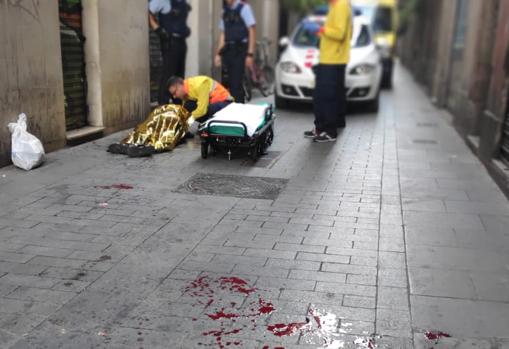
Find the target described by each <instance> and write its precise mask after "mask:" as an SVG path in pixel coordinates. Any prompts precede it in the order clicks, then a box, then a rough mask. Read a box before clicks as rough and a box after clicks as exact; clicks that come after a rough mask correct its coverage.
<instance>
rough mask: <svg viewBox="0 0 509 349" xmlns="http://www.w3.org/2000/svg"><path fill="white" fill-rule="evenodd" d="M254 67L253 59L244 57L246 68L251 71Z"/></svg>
mask: <svg viewBox="0 0 509 349" xmlns="http://www.w3.org/2000/svg"><path fill="white" fill-rule="evenodd" d="M253 66H254V59H253V57H251V56H247V57H246V68H248V69H252V68H253Z"/></svg>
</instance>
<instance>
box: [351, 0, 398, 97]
mask: <svg viewBox="0 0 509 349" xmlns="http://www.w3.org/2000/svg"><path fill="white" fill-rule="evenodd" d="M351 3H352V7H353V10H354V12H355V14H356V15H362V16H364V17H366V18H368V19H369V20H370V21H371V23H372V27H373V32H374V33H375V42H376V44H377V46H378V48H379V50H380V53H381V55H382V62H383V72H384V73H383V78H382V85H383V86H384V87H389V88H390V87H391V86H392V74H393V68H394V60H395V57H396V42H397V32H398V21H399V18H398V1H397V0H351Z"/></svg>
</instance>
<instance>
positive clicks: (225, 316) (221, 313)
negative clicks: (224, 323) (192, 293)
mask: <svg viewBox="0 0 509 349" xmlns="http://www.w3.org/2000/svg"><path fill="white" fill-rule="evenodd" d="M207 316H208V317H209V318H211V319H212V320H219V319H233V318H236V317H239V315H237V314H228V313H225V312H224V308H223V309H221V311H218V312H216V313H215V314H207Z"/></svg>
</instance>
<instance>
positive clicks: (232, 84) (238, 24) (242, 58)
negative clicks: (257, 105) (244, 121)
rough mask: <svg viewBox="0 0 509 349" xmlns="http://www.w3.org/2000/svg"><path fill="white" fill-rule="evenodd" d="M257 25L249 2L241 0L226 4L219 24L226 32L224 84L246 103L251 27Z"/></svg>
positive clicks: (222, 54)
mask: <svg viewBox="0 0 509 349" xmlns="http://www.w3.org/2000/svg"><path fill="white" fill-rule="evenodd" d="M255 25H256V20H255V17H254V14H253V10H252V9H251V6H250V5H249V4H247V3H244V2H243V1H241V0H236V1H235V2H234V4H233V6H231V7H230V6H228V5H226V4H225V6H224V9H223V17H222V19H221V23H220V25H219V27H220V29H221V30H222V31H223V33H224V47H223V49H222V50H221V57H222V62H223V63H222V64H223V84H224V85H225V86H227V87H228V88H229V89H230V92H231V94H232V96H233V97H234V98H235V101H236V102H238V103H244V98H245V95H244V89H243V87H242V80H243V79H244V74H245V62H246V58H247V53H248V52H247V51H248V43H249V28H251V27H253V26H255ZM225 75H226V76H227V77H226V79H225Z"/></svg>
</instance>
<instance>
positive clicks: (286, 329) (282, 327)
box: [267, 322, 309, 337]
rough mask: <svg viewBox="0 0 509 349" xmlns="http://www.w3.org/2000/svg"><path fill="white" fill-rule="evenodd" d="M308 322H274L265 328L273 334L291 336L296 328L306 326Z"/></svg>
mask: <svg viewBox="0 0 509 349" xmlns="http://www.w3.org/2000/svg"><path fill="white" fill-rule="evenodd" d="M308 324H309V322H292V323H289V324H275V325H269V326H267V330H269V331H270V332H272V334H273V335H274V336H277V337H283V336H291V335H292V334H294V333H295V332H297V331H298V330H300V329H302V328H304V327H305V326H307V325H308Z"/></svg>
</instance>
